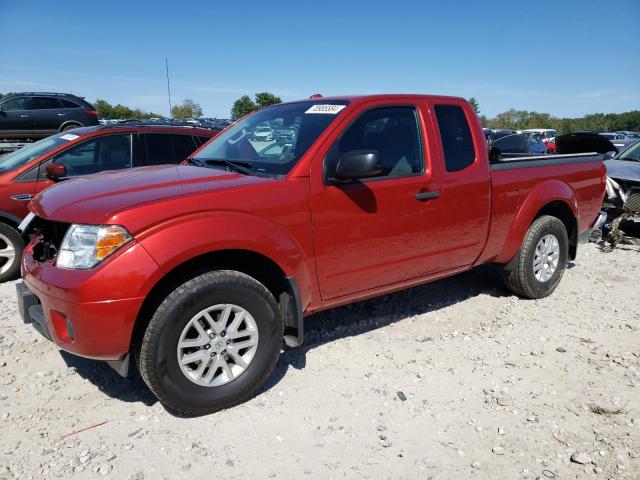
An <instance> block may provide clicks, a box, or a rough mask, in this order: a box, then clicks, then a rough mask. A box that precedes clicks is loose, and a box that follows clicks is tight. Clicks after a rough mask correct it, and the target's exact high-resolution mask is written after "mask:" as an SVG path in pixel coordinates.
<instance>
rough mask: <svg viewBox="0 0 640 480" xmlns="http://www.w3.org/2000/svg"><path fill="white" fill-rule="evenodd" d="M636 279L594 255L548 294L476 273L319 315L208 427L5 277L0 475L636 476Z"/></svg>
mask: <svg viewBox="0 0 640 480" xmlns="http://www.w3.org/2000/svg"><path fill="white" fill-rule="evenodd" d="M639 273H640V252H638V251H637V250H632V249H627V250H622V249H620V250H616V251H614V252H613V253H609V254H603V253H601V252H600V251H599V250H598V249H597V247H596V246H594V245H589V246H587V247H585V248H582V249H581V251H580V256H579V258H578V260H577V261H576V262H575V264H571V265H570V268H569V270H567V272H566V274H565V277H564V279H563V281H562V283H561V285H560V287H559V289H558V290H557V291H556V292H555V294H554V295H553V296H551V297H549V298H547V299H544V300H540V301H526V300H520V299H518V298H517V297H515V296H513V295H510V294H509V293H508V292H507V291H506V290H505V289H504V288H503V286H502V284H501V282H500V278H499V272H498V271H497V270H495V269H493V268H481V269H477V270H474V271H473V272H469V273H467V274H464V275H460V276H457V277H454V278H451V279H447V280H443V281H440V282H437V283H434V284H431V285H426V286H423V287H419V288H414V289H412V290H409V291H405V292H402V293H398V294H395V295H390V296H387V297H384V298H381V299H377V300H373V301H368V302H364V303H360V304H357V305H352V306H349V307H344V308H340V309H336V310H333V311H330V312H326V313H323V314H319V315H316V316H315V317H313V318H311V319H309V320H308V322H307V325H308V331H307V336H306V340H307V344H306V346H305V347H304V348H301V349H297V350H287V351H285V353H284V354H283V356H282V357H281V360H280V363H279V364H278V367H277V369H276V372H275V374H274V375H273V377H272V379H271V381H270V382H269V384H268V385H267V386H266V387H265V388H264V389H263V391H262V392H261V393H260V394H259V395H258V396H257V397H256V398H254V399H253V400H251V401H250V402H248V403H246V404H244V405H241V406H239V407H236V408H234V409H232V410H228V411H224V412H221V413H218V414H215V415H210V416H207V417H202V418H180V417H177V416H174V415H172V414H171V413H169V412H167V411H166V410H165V409H164V408H163V407H162V405H160V404H159V403H157V402H156V401H155V399H154V398H153V397H152V396H151V394H150V393H149V392H148V390H147V389H146V388H145V387H144V385H143V384H142V383H141V381H140V380H139V379H137V378H135V379H132V380H127V379H122V378H120V377H118V376H117V375H116V374H115V373H114V372H113V371H112V370H111V369H110V368H109V367H107V366H106V365H105V364H102V363H99V362H93V361H89V360H84V359H79V358H75V357H72V356H70V355H66V354H61V353H60V352H59V351H58V350H57V349H56V348H55V347H54V346H53V345H52V344H51V343H49V342H47V341H46V340H44V339H42V338H40V337H38V335H37V334H36V333H35V331H33V329H32V328H31V327H30V326H27V325H23V324H21V323H20V320H19V318H18V314H17V312H16V302H15V299H14V286H13V284H5V285H2V286H0V303H1V305H0V429H1V430H0V432H1V433H0V479H12V478H14V477H15V478H19V479H29V478H38V479H41V478H52V479H54V478H61V477H62V478H65V477H72V478H78V479H81V478H100V477H101V476H106V477H107V478H117V479H142V478H145V479H164V478H166V479H175V478H188V479H192V478H198V477H201V478H205V477H206V478H214V476H219V477H220V478H246V479H256V478H284V479H294V478H295V479H301V478H321V479H338V478H347V479H352V478H389V479H412V478H445V479H446V478H451V479H461V478H477V479H497V478H504V479H516V478H531V479H534V478H541V479H546V478H557V479H567V478H616V479H638V478H640V458H638V457H639V456H640V388H639V386H640V333H639V332H640V330H639V328H640V308H639V307H640V289H639V288H638V274H639ZM87 427H92V428H89V429H87V430H84V431H79V430H81V429H84V428H87ZM74 432H75V433H74ZM572 457H573V461H572V460H571V458H572ZM576 462H578V463H576Z"/></svg>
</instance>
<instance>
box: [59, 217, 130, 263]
mask: <svg viewBox="0 0 640 480" xmlns="http://www.w3.org/2000/svg"><path fill="white" fill-rule="evenodd" d="M131 238H132V237H131V235H129V232H127V229H126V228H124V227H121V226H120V225H79V224H76V223H74V224H73V225H71V226H70V227H69V230H67V233H66V234H65V236H64V239H63V240H62V245H60V251H59V252H58V258H57V260H56V266H57V267H60V268H72V269H79V270H80V269H87V268H92V267H95V266H96V265H97V264H98V263H100V262H101V261H103V260H104V259H105V258H107V257H108V256H109V255H111V254H112V253H113V252H115V251H116V250H118V249H119V248H120V247H122V246H123V245H124V244H126V243H127V242H129V241H130V240H131Z"/></svg>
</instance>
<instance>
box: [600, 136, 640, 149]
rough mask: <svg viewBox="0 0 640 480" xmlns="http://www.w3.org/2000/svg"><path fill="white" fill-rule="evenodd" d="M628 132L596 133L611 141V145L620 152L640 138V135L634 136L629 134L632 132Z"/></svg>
mask: <svg viewBox="0 0 640 480" xmlns="http://www.w3.org/2000/svg"><path fill="white" fill-rule="evenodd" d="M628 133H629V135H627V134H625V133H622V132H599V133H598V135H601V136H603V137H604V138H606V139H607V140H609V141H610V142H611V143H613V146H614V147H616V149H617V150H618V152H621V151H622V150H624V149H626V148H628V147H629V146H630V145H632V144H634V143H636V142H637V141H638V140H640V135H638V136H637V137H635V136H632V135H631V133H632V132H628Z"/></svg>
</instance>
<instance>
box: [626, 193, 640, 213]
mask: <svg viewBox="0 0 640 480" xmlns="http://www.w3.org/2000/svg"><path fill="white" fill-rule="evenodd" d="M628 193H629V195H628V196H627V201H626V202H625V205H626V207H627V209H628V210H630V211H632V212H640V188H636V187H633V188H631V189H630V190H629V192H628Z"/></svg>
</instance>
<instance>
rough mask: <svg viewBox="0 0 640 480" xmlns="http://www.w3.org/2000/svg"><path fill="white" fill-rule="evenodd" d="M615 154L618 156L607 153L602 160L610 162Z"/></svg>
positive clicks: (613, 153)
mask: <svg viewBox="0 0 640 480" xmlns="http://www.w3.org/2000/svg"><path fill="white" fill-rule="evenodd" d="M617 154H618V152H607V153H605V154H604V159H605V160H611V159H612V158H613V157H615V156H616V155H617Z"/></svg>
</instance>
